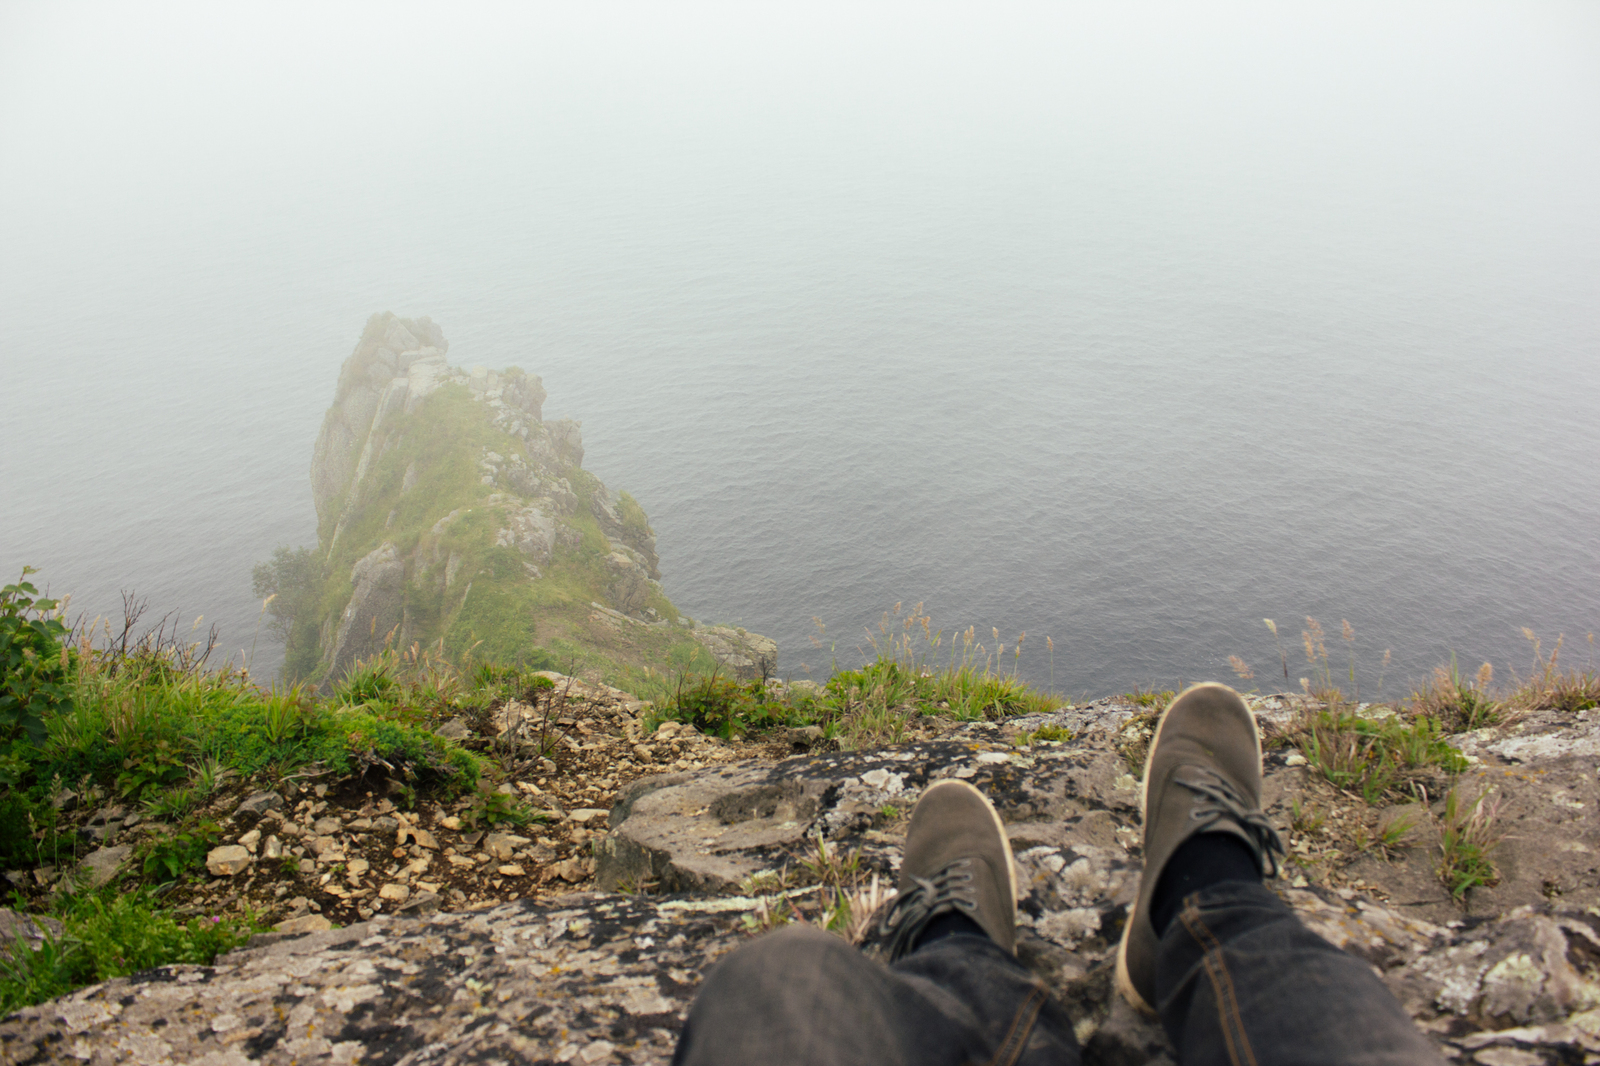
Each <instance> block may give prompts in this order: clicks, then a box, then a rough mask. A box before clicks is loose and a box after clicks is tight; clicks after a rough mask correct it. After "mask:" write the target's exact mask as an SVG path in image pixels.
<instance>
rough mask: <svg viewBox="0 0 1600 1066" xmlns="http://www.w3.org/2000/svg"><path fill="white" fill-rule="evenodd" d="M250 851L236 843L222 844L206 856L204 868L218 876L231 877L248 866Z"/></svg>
mask: <svg viewBox="0 0 1600 1066" xmlns="http://www.w3.org/2000/svg"><path fill="white" fill-rule="evenodd" d="M250 862H251V859H250V852H249V851H248V850H246V849H245V848H242V847H240V846H239V845H237V844H223V845H222V846H221V847H216V848H212V849H211V853H210V854H209V855H207V856H206V869H208V870H210V871H211V872H212V873H213V874H215V875H217V876H218V877H232V876H233V875H234V874H236V873H239V872H240V871H242V870H247V869H249V868H250Z"/></svg>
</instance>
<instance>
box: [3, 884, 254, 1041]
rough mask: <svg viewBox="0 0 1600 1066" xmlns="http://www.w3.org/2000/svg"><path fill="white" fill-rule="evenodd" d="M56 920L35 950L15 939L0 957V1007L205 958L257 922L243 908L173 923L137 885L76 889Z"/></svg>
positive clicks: (244, 936)
mask: <svg viewBox="0 0 1600 1066" xmlns="http://www.w3.org/2000/svg"><path fill="white" fill-rule="evenodd" d="M62 920H63V924H64V925H65V931H64V932H63V933H62V935H61V936H59V937H47V938H46V939H45V941H44V943H43V944H42V945H41V946H40V947H39V948H38V950H29V948H28V947H27V946H25V945H21V944H19V945H17V946H16V950H14V951H13V952H12V953H11V956H10V957H9V958H4V957H0V1015H5V1014H8V1013H10V1012H12V1011H14V1010H17V1009H18V1008H21V1007H25V1006H28V1005H29V1004H33V1003H41V1002H43V1001H45V1000H47V999H52V998H54V997H56V996H60V995H65V994H66V993H68V992H71V991H72V990H73V989H75V988H79V987H81V986H83V985H86V984H90V983H92V982H95V981H109V980H111V979H112V978H113V977H126V976H128V975H129V974H133V973H139V972H141V971H144V970H150V969H154V968H155V967H157V966H171V965H175V964H180V963H194V964H197V965H201V966H208V965H210V964H211V963H212V962H214V961H216V957H217V956H218V955H219V954H221V953H223V952H225V951H231V950H232V949H233V948H235V947H238V946H239V945H240V944H242V943H244V942H245V941H246V940H248V939H250V937H251V936H252V935H254V934H255V933H257V932H259V931H261V928H262V927H261V926H260V925H258V924H257V923H256V921H255V919H254V918H253V917H252V916H249V915H246V916H244V917H242V918H235V917H228V918H224V917H200V918H193V919H190V920H189V921H188V922H187V923H179V922H178V921H177V920H176V919H175V918H173V917H172V916H171V915H170V914H167V913H165V912H163V911H162V910H161V909H160V908H158V907H157V906H156V905H155V903H154V902H153V901H152V900H151V898H150V897H149V896H148V895H146V894H144V893H127V894H123V895H111V896H109V897H108V896H106V895H95V896H87V897H80V898H79V899H77V900H75V901H73V902H72V903H71V904H70V906H69V909H68V910H67V911H66V913H65V914H64V915H63V916H62Z"/></svg>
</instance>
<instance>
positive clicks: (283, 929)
mask: <svg viewBox="0 0 1600 1066" xmlns="http://www.w3.org/2000/svg"><path fill="white" fill-rule="evenodd" d="M272 928H273V929H276V930H277V931H278V932H280V933H322V932H326V931H327V930H329V929H332V928H333V923H332V922H330V921H328V919H326V918H324V917H323V916H322V915H320V914H306V915H302V916H301V917H299V918H288V919H285V920H284V921H281V922H279V923H278V924H277V925H275V926H273V927H272Z"/></svg>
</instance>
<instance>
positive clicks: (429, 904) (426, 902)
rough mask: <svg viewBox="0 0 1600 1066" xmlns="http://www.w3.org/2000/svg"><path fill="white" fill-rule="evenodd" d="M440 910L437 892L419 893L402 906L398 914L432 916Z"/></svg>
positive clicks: (399, 907) (397, 910) (397, 908)
mask: <svg viewBox="0 0 1600 1066" xmlns="http://www.w3.org/2000/svg"><path fill="white" fill-rule="evenodd" d="M438 909H439V896H438V894H437V893H435V892H427V891H423V892H418V893H417V894H416V895H414V896H412V897H411V898H410V899H408V900H406V901H405V902H404V903H402V904H400V906H398V907H396V908H395V913H396V914H432V913H434V912H435V911H437V910H438Z"/></svg>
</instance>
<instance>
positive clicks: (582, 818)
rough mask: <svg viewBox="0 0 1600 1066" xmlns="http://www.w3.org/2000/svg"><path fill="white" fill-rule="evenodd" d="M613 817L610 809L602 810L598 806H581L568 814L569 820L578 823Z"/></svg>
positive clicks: (582, 823)
mask: <svg viewBox="0 0 1600 1066" xmlns="http://www.w3.org/2000/svg"><path fill="white" fill-rule="evenodd" d="M609 817H611V812H610V811H602V810H600V809H599V808H598V807H580V808H579V809H577V810H575V811H572V812H570V813H569V814H568V815H567V820H568V821H570V822H575V823H576V824H578V825H588V824H589V823H590V822H593V821H595V820H597V819H598V820H599V821H602V822H603V821H605V820H606V819H607V818H609Z"/></svg>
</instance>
